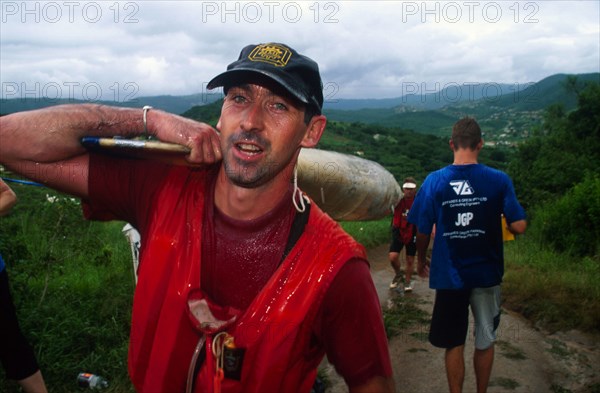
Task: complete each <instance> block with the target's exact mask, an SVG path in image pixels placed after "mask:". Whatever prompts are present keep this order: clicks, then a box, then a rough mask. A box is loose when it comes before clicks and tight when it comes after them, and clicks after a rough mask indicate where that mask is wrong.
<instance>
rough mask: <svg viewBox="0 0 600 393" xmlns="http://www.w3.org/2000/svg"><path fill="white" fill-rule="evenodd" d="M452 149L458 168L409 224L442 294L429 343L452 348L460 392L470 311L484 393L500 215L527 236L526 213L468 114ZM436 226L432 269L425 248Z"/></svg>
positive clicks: (451, 371) (431, 184)
mask: <svg viewBox="0 0 600 393" xmlns="http://www.w3.org/2000/svg"><path fill="white" fill-rule="evenodd" d="M450 147H451V148H452V151H453V152H454V162H453V164H452V165H449V166H447V167H444V168H442V169H440V170H437V171H435V172H433V173H431V174H429V176H427V178H426V179H425V182H424V183H423V185H422V186H421V189H420V190H419V192H418V193H417V196H416V198H415V201H414V203H413V206H412V209H411V210H410V213H409V216H408V221H409V222H411V223H413V224H415V225H416V226H417V253H418V258H417V259H418V261H417V271H418V273H419V275H420V276H421V277H427V276H429V286H430V287H431V288H432V289H435V290H436V296H435V304H434V308H433V315H432V320H431V329H430V332H429V341H430V342H431V344H433V345H434V346H436V347H440V348H445V349H446V355H445V364H446V374H447V377H448V385H449V388H450V391H451V392H461V391H462V385H463V380H464V374H465V365H464V345H465V341H466V336H467V330H468V324H469V306H470V307H471V310H472V312H473V317H474V320H475V353H474V355H473V365H474V367H475V377H476V381H477V391H478V392H485V391H486V390H487V385H488V382H489V378H490V374H491V370H492V364H493V360H494V341H495V340H496V329H497V328H498V324H499V323H500V284H501V282H502V276H503V274H504V256H503V244H502V224H501V217H502V214H504V216H505V218H506V222H507V229H508V230H509V231H510V232H512V233H513V234H521V233H523V232H525V229H526V227H527V221H526V217H525V211H524V210H523V208H522V207H521V205H520V204H519V202H518V200H517V198H516V196H515V191H514V188H513V185H512V181H511V180H510V178H509V177H508V175H506V174H505V173H504V172H502V171H499V170H496V169H492V168H490V167H487V166H485V165H482V164H479V163H478V162H477V160H478V156H479V152H480V151H481V148H482V147H483V139H482V137H481V129H480V127H479V125H478V124H477V122H476V121H475V120H474V119H472V118H469V117H466V118H463V119H461V120H459V121H458V122H456V124H455V125H454V127H453V129H452V138H451V139H450ZM434 225H435V226H436V231H435V239H434V245H433V250H432V257H431V266H428V265H427V262H426V251H427V247H428V245H429V241H430V235H431V231H432V228H433V226H434Z"/></svg>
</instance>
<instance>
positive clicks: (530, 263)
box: [503, 235, 600, 332]
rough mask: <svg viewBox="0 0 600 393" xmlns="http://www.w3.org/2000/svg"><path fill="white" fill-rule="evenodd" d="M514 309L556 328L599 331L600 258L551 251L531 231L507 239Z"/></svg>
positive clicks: (508, 287) (509, 298) (508, 293)
mask: <svg viewBox="0 0 600 393" xmlns="http://www.w3.org/2000/svg"><path fill="white" fill-rule="evenodd" d="M505 262H506V268H505V276H504V283H503V296H504V298H505V302H506V305H507V306H508V308H510V309H513V310H515V311H518V312H520V313H522V314H523V315H525V316H526V317H527V318H529V319H531V320H534V321H537V322H539V323H540V324H541V325H542V326H544V327H546V328H547V329H549V330H551V331H556V330H571V329H578V330H583V331H595V332H598V331H599V329H600V328H599V327H600V285H598V282H600V258H599V257H598V256H596V257H594V258H592V257H573V256H570V255H569V254H566V253H564V254H561V253H557V252H555V251H551V250H549V249H548V248H546V247H545V246H544V245H543V244H539V243H536V242H535V241H534V240H533V239H531V238H527V235H525V236H524V237H522V238H519V239H517V241H515V242H509V243H506V247H505Z"/></svg>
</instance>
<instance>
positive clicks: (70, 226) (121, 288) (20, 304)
mask: <svg viewBox="0 0 600 393" xmlns="http://www.w3.org/2000/svg"><path fill="white" fill-rule="evenodd" d="M13 189H14V190H15V192H16V193H17V195H18V197H19V203H18V204H17V205H16V206H15V208H14V209H13V211H12V212H11V214H10V215H8V216H6V217H2V218H1V219H0V252H1V253H2V255H3V257H4V259H5V262H6V265H7V272H8V276H9V282H10V286H11V293H12V297H13V301H14V303H15V307H16V309H17V313H18V317H19V322H20V325H21V328H22V330H23V332H24V333H25V334H26V336H27V338H28V339H29V341H30V343H31V344H32V345H33V347H34V349H35V351H36V354H37V358H38V362H39V363H40V366H41V369H42V372H43V374H44V378H45V380H46V383H47V385H48V387H49V389H50V391H51V392H58V393H61V392H65V393H66V392H69V393H70V392H73V391H77V382H76V378H77V375H78V373H79V372H82V371H86V372H92V373H96V374H99V375H102V376H104V377H105V378H107V379H108V380H109V383H110V387H109V389H107V390H106V391H107V392H132V391H133V388H132V387H131V383H130V382H129V378H128V375H127V348H128V340H129V328H130V314H131V304H132V295H133V290H134V278H133V271H132V266H131V253H130V249H129V245H128V243H127V241H126V239H125V237H124V236H123V235H122V233H121V228H122V227H123V223H120V222H112V223H97V222H86V221H84V220H83V219H82V217H81V207H80V206H79V203H78V202H77V201H73V200H71V199H69V198H64V196H62V195H60V194H58V193H56V192H53V191H50V190H48V189H44V188H37V187H26V186H18V185H17V186H13ZM46 194H50V195H51V196H58V197H59V200H58V201H56V202H54V203H50V202H48V201H47V198H46ZM0 391H6V392H18V391H19V390H18V388H17V385H16V384H15V383H14V382H12V381H7V380H6V378H5V376H4V370H3V369H1V368H0Z"/></svg>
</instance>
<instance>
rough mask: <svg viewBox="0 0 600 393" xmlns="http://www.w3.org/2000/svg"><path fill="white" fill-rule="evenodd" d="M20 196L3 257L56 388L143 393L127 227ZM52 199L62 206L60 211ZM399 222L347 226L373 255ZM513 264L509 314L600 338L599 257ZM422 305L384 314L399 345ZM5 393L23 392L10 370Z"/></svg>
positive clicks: (523, 257) (403, 302)
mask: <svg viewBox="0 0 600 393" xmlns="http://www.w3.org/2000/svg"><path fill="white" fill-rule="evenodd" d="M14 189H15V192H17V194H18V196H19V203H18V204H17V205H16V206H15V208H14V209H13V212H12V213H11V214H10V215H9V216H6V217H2V218H0V252H1V253H2V255H3V257H4V259H5V261H6V263H7V271H8V275H9V279H10V283H11V291H12V295H13V299H14V303H15V306H16V308H17V312H18V314H19V320H20V322H21V326H22V329H23V331H24V332H25V334H26V335H27V337H28V338H29V340H30V342H31V343H32V344H33V346H34V348H35V351H36V353H37V356H38V361H39V362H40V364H41V367H42V370H43V373H44V377H45V379H46V381H47V383H48V386H49V387H50V388H51V391H52V392H57V393H62V392H65V393H67V392H68V393H70V392H73V391H77V390H78V388H77V385H76V377H77V374H78V373H79V372H81V371H87V372H93V373H96V374H99V375H102V376H104V377H105V378H107V379H108V380H109V382H110V387H109V388H108V390H107V392H122V393H127V392H133V388H132V386H131V383H130V381H129V378H128V375H127V348H128V340H129V328H130V313H131V304H132V296H133V291H134V278H133V272H132V266H131V254H130V249H129V245H128V243H127V241H126V240H125V237H124V236H123V235H122V233H121V229H122V227H123V223H122V222H112V223H98V222H87V221H85V220H83V219H82V218H81V207H80V206H79V204H78V202H76V201H71V200H70V199H64V198H63V196H62V195H60V194H58V193H55V192H52V191H50V190H48V189H44V188H36V187H26V186H16V187H14ZM46 194H50V195H55V196H59V197H61V199H60V201H59V202H56V203H52V204H51V203H49V202H48V201H47V200H46ZM389 224H390V218H384V219H382V220H378V221H366V222H343V223H341V225H342V226H343V227H344V229H345V230H347V231H348V232H349V233H350V234H351V235H352V236H354V237H355V238H356V239H357V240H358V241H359V242H361V243H362V244H364V245H365V247H367V248H373V247H376V246H378V245H381V244H385V243H387V242H388V238H389ZM506 262H507V267H506V275H505V282H504V289H503V292H504V296H505V298H506V299H507V305H508V307H509V308H511V309H515V310H517V311H521V312H523V313H524V314H525V315H526V316H527V317H528V318H530V319H532V320H535V321H541V324H542V325H543V326H547V327H550V328H553V329H561V330H563V329H564V330H569V329H573V328H577V329H581V330H584V331H593V330H596V331H597V329H598V326H600V321H599V318H600V317H599V316H600V309H599V307H600V306H599V305H600V286H598V285H597V283H598V282H599V279H600V271H599V263H598V262H599V261H598V258H589V257H588V258H579V259H574V258H573V257H569V256H567V255H563V254H557V253H555V252H552V251H549V250H547V249H545V248H544V247H543V245H540V244H537V243H535V242H534V241H533V240H532V239H529V238H528V237H527V235H525V236H523V237H520V238H519V239H517V241H515V242H510V243H507V244H506ZM416 301H418V300H417V299H414V298H412V299H411V298H410V297H400V296H397V297H395V300H394V304H393V306H392V307H391V308H390V309H389V310H387V309H386V310H385V311H384V324H385V328H386V331H387V333H388V335H389V336H390V337H393V336H394V335H397V334H400V333H401V332H402V330H403V329H407V328H408V327H410V326H414V325H415V324H422V325H424V326H425V325H426V324H427V323H428V316H427V315H426V313H424V312H423V311H422V310H421V309H420V308H419V307H418V304H417V303H416ZM417 338H422V336H417ZM515 356H518V355H515ZM0 391H3V392H4V391H6V392H17V391H19V390H18V388H17V387H16V385H15V384H14V383H12V382H10V381H7V380H6V378H5V376H4V371H3V370H2V369H1V368H0Z"/></svg>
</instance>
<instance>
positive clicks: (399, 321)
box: [383, 296, 429, 341]
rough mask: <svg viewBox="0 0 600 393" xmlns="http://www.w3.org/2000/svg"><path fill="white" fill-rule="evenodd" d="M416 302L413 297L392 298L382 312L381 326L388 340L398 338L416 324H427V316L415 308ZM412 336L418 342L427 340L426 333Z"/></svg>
mask: <svg viewBox="0 0 600 393" xmlns="http://www.w3.org/2000/svg"><path fill="white" fill-rule="evenodd" d="M418 301H419V300H417V298H414V297H407V296H394V297H392V299H391V306H390V307H388V308H387V309H385V310H384V311H383V326H384V328H385V332H386V334H387V337H388V338H392V337H395V336H398V335H399V334H401V333H402V332H403V331H404V330H406V329H408V328H409V327H411V326H414V325H416V324H421V325H426V324H427V323H428V322H429V315H428V314H427V312H425V311H423V310H422V309H420V308H419V307H418V306H417V302H418ZM412 335H413V337H415V338H416V339H418V340H421V341H424V340H425V341H426V340H427V333H423V332H418V333H413V334H412Z"/></svg>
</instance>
